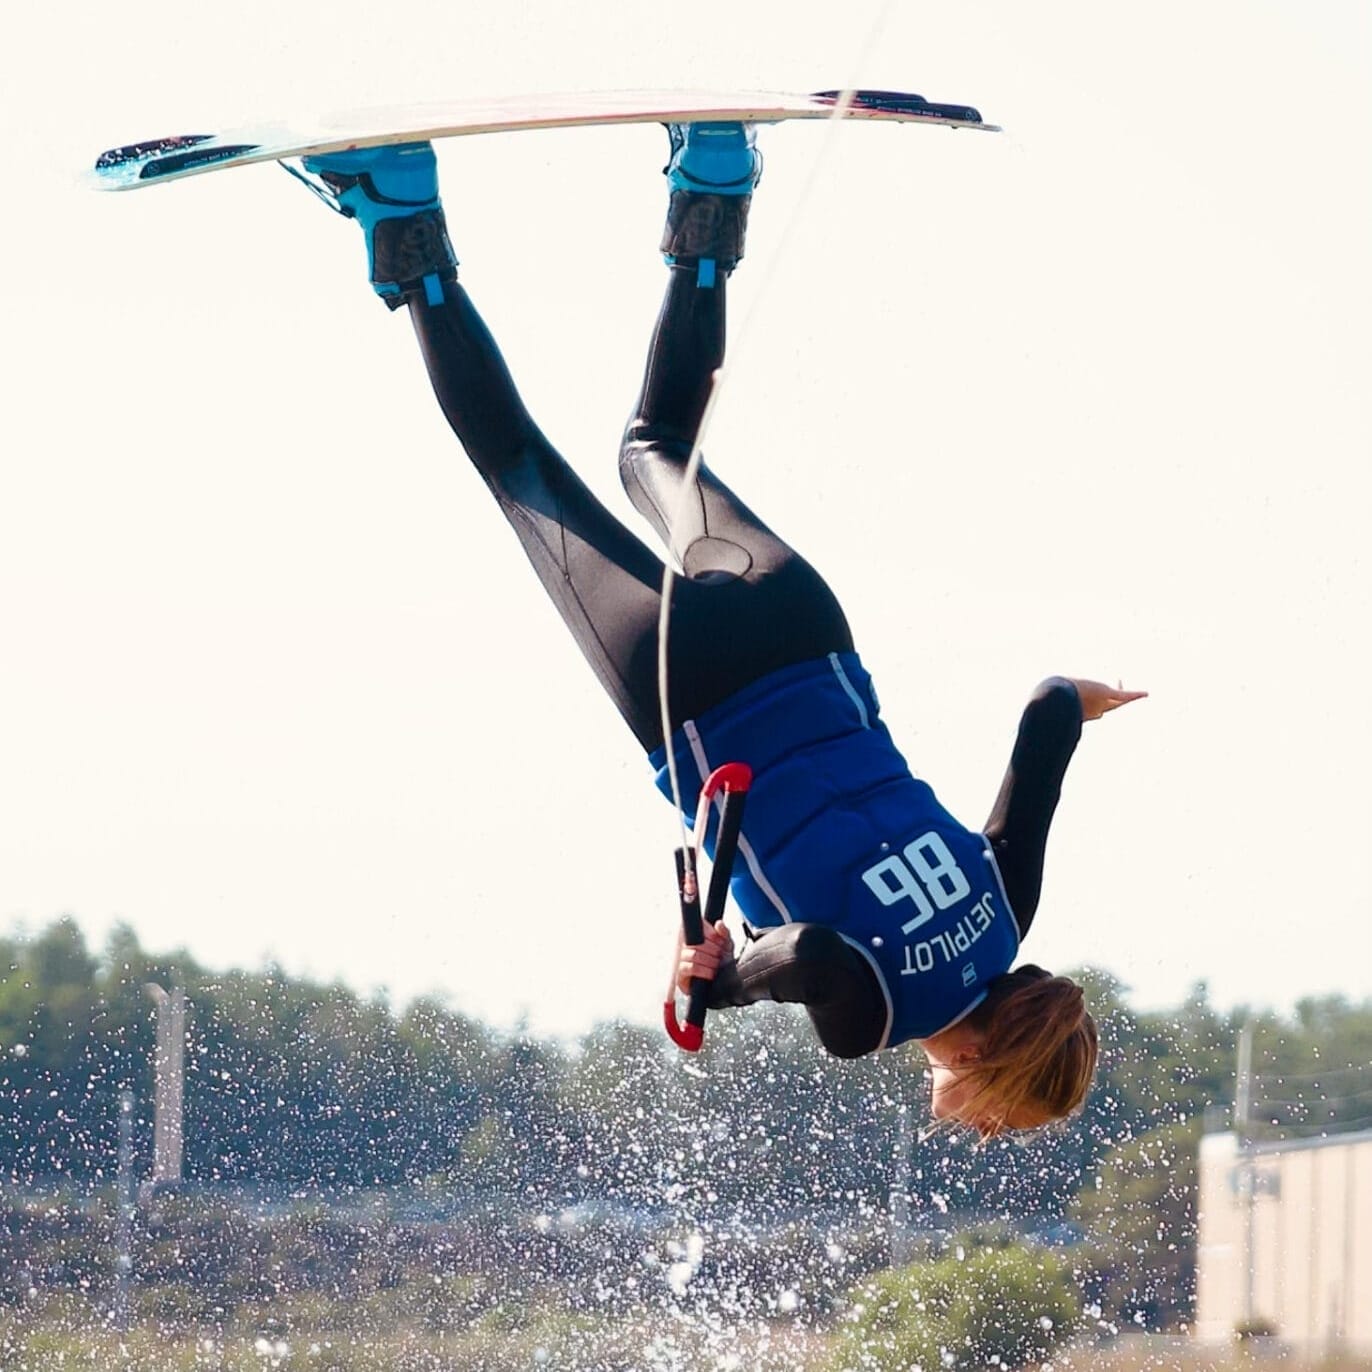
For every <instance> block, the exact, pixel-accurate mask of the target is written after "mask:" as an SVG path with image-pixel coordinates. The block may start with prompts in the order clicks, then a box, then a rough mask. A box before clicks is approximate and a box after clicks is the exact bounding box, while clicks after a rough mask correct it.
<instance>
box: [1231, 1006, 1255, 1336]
mask: <svg viewBox="0 0 1372 1372" xmlns="http://www.w3.org/2000/svg"><path fill="white" fill-rule="evenodd" d="M1252 1108H1253V1021H1252V1020H1249V1021H1248V1022H1247V1023H1246V1024H1245V1025H1244V1026H1243V1028H1242V1029H1241V1030H1240V1031H1239V1060H1238V1068H1237V1072H1236V1080H1235V1083H1234V1132H1235V1133H1236V1134H1237V1135H1238V1142H1239V1188H1240V1200H1241V1203H1242V1205H1243V1269H1242V1272H1241V1273H1240V1278H1241V1282H1242V1286H1241V1291H1240V1306H1239V1309H1240V1315H1241V1319H1242V1323H1243V1326H1244V1328H1245V1329H1246V1328H1249V1327H1250V1326H1251V1325H1252V1323H1253V1268H1254V1265H1255V1264H1254V1256H1255V1255H1254V1252H1253V1192H1254V1190H1255V1189H1256V1183H1257V1175H1256V1169H1255V1166H1254V1162H1253V1146H1252V1139H1251V1138H1250V1136H1249V1132H1248V1125H1249V1115H1250V1112H1251V1111H1252Z"/></svg>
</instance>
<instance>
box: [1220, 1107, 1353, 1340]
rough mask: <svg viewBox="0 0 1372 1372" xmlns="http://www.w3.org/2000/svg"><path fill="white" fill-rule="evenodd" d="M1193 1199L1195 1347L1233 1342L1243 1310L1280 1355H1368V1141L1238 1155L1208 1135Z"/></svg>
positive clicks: (1230, 1144) (1229, 1143)
mask: <svg viewBox="0 0 1372 1372" xmlns="http://www.w3.org/2000/svg"><path fill="white" fill-rule="evenodd" d="M1250 1178H1251V1179H1252V1181H1251V1185H1252V1192H1253V1195H1252V1203H1251V1206H1250V1205H1249V1204H1248V1191H1249V1186H1250ZM1199 1191H1200V1194H1199V1197H1198V1211H1199V1230H1198V1234H1197V1269H1196V1324H1195V1333H1196V1337H1197V1338H1199V1339H1203V1340H1206V1341H1210V1342H1219V1341H1222V1340H1226V1339H1229V1338H1231V1337H1232V1336H1233V1332H1234V1329H1235V1326H1236V1325H1238V1324H1240V1323H1241V1322H1242V1321H1243V1320H1244V1318H1245V1315H1246V1314H1248V1313H1249V1311H1250V1309H1251V1318H1252V1319H1254V1320H1260V1321H1263V1322H1266V1323H1269V1324H1272V1325H1275V1326H1276V1330H1277V1334H1278V1336H1279V1337H1280V1338H1281V1339H1283V1340H1284V1341H1286V1342H1288V1343H1292V1344H1300V1345H1303V1346H1306V1347H1310V1348H1315V1349H1333V1348H1336V1347H1340V1346H1344V1347H1349V1348H1352V1349H1355V1350H1357V1351H1360V1352H1372V1133H1360V1134H1350V1135H1347V1136H1345V1137H1344V1138H1342V1139H1339V1138H1335V1139H1324V1140H1319V1141H1310V1142H1305V1143H1300V1144H1259V1145H1257V1146H1256V1147H1254V1149H1253V1150H1252V1152H1251V1153H1250V1154H1247V1155H1245V1154H1244V1153H1243V1152H1242V1150H1240V1148H1239V1144H1238V1139H1237V1137H1236V1136H1235V1135H1233V1134H1211V1135H1207V1136H1206V1137H1205V1138H1204V1139H1202V1140H1201V1151H1200V1185H1199ZM1250 1235H1251V1237H1250ZM1250 1249H1251V1259H1250V1258H1249V1257H1248V1254H1249V1253H1250ZM1250 1261H1251V1278H1250V1275H1249V1264H1250ZM1250 1280H1251V1291H1252V1294H1251V1298H1250V1296H1249V1294H1248V1286H1249V1283H1250Z"/></svg>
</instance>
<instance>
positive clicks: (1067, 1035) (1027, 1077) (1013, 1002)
mask: <svg viewBox="0 0 1372 1372" xmlns="http://www.w3.org/2000/svg"><path fill="white" fill-rule="evenodd" d="M967 1023H968V1024H969V1026H971V1027H972V1028H974V1029H977V1030H980V1032H981V1034H982V1036H983V1037H982V1046H981V1051H980V1053H979V1055H978V1057H977V1060H976V1061H975V1062H972V1063H970V1064H969V1065H968V1066H967V1068H966V1069H965V1074H966V1076H967V1077H969V1078H971V1079H972V1081H973V1082H974V1083H975V1086H974V1087H973V1094H972V1098H971V1100H970V1101H969V1102H968V1110H969V1112H971V1113H974V1114H975V1115H979V1116H981V1117H982V1118H984V1119H988V1120H989V1121H991V1123H989V1124H987V1125H983V1126H981V1128H980V1131H979V1132H980V1133H981V1136H982V1138H983V1139H986V1138H991V1137H993V1136H994V1135H996V1134H998V1133H1000V1132H1001V1131H1002V1130H1003V1129H1004V1128H1005V1127H1006V1124H1005V1122H1006V1121H1007V1120H1008V1119H1010V1118H1011V1117H1012V1116H1013V1115H1014V1114H1015V1113H1016V1112H1017V1111H1019V1110H1021V1109H1024V1108H1026V1107H1027V1108H1032V1109H1034V1110H1035V1111H1037V1112H1043V1113H1046V1114H1047V1115H1048V1116H1049V1117H1050V1118H1051V1119H1055V1120H1057V1119H1065V1118H1066V1117H1067V1116H1068V1115H1071V1114H1072V1113H1073V1112H1074V1111H1076V1110H1078V1109H1080V1108H1081V1105H1082V1102H1083V1101H1084V1100H1085V1099H1086V1092H1087V1090H1088V1089H1089V1088H1090V1085H1091V1079H1092V1077H1093V1076H1094V1075H1095V1071H1096V1056H1097V1053H1098V1051H1099V1048H1100V1037H1099V1035H1098V1034H1097V1032H1096V1022H1095V1020H1093V1019H1092V1018H1091V1015H1090V1013H1089V1011H1088V1010H1087V1009H1086V997H1085V994H1084V992H1083V991H1082V989H1081V987H1080V986H1078V985H1077V983H1076V982H1074V981H1072V980H1070V979H1069V978H1067V977H1055V976H1054V975H1053V974H1052V973H1051V972H1045V971H1044V970H1043V968H1042V967H1035V966H1034V964H1033V963H1025V964H1024V966H1022V967H1017V968H1015V970H1014V971H1013V972H1007V973H1005V975H1004V976H999V977H997V978H996V979H995V980H994V981H993V982H992V983H991V986H990V990H989V992H988V993H987V996H986V999H985V1000H984V1001H982V1003H981V1004H980V1005H978V1006H977V1008H976V1009H975V1010H973V1011H972V1013H971V1014H970V1015H968V1016H967Z"/></svg>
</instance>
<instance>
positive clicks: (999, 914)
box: [649, 653, 1019, 1048]
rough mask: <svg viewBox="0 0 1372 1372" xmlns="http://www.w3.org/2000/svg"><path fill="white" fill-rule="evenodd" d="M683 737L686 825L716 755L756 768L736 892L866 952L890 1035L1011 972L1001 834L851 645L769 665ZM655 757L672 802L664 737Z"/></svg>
mask: <svg viewBox="0 0 1372 1372" xmlns="http://www.w3.org/2000/svg"><path fill="white" fill-rule="evenodd" d="M672 744H673V752H674V755H675V761H676V766H677V775H678V780H679V783H680V786H681V791H682V803H683V808H684V810H685V811H686V815H687V822H688V823H690V821H691V820H692V819H693V818H694V815H695V804H696V796H697V794H698V792H699V790H700V786H701V784H702V782H703V781H704V780H705V778H706V777H707V776H708V775H709V773H710V772H711V771H712V770H713V769H714V768H715V767H718V766H720V765H721V764H722V763H725V762H746V763H747V764H748V765H749V766H750V767H751V768H752V769H753V784H752V789H751V791H750V792H749V793H748V802H747V806H746V808H745V810H744V815H743V836H742V839H741V840H740V843H739V855H738V860H737V861H736V862H735V864H734V874H733V881H732V883H731V885H730V890H731V893H732V895H733V897H734V899H735V900H736V901H737V902H738V905H739V908H740V909H741V910H742V911H743V914H744V917H745V918H746V919H747V920H748V922H749V923H750V924H752V925H754V926H758V927H763V926H768V925H779V924H786V923H790V922H792V921H795V922H797V923H810V924H827V925H829V926H830V927H831V928H833V929H834V930H836V931H837V932H838V933H839V934H840V935H841V936H842V937H843V939H844V940H845V941H846V942H848V943H849V944H850V945H851V946H852V947H854V948H856V949H857V950H858V952H859V953H861V954H862V955H863V956H864V957H865V958H866V959H867V961H868V962H869V964H870V965H871V967H872V969H873V970H874V971H875V972H876V974H877V979H878V981H879V982H880V983H881V986H882V989H883V991H884V993H885V996H886V1002H887V1011H888V1013H887V1027H886V1033H885V1035H884V1037H883V1039H882V1042H881V1044H880V1046H881V1047H882V1048H888V1047H893V1046H894V1045H896V1044H898V1043H903V1042H904V1041H905V1040H907V1039H912V1038H927V1037H929V1036H930V1035H931V1034H935V1033H937V1032H938V1031H939V1030H940V1029H946V1028H947V1027H948V1026H949V1025H950V1024H954V1023H956V1022H957V1021H958V1020H959V1019H961V1018H962V1017H963V1016H964V1015H965V1014H967V1013H968V1011H970V1010H972V1009H974V1008H975V1007H976V1006H977V1005H979V1004H980V1003H981V1001H982V1000H984V999H985V997H986V989H987V986H988V984H989V983H990V981H991V980H992V979H993V978H995V977H998V976H1000V975H1001V973H1003V972H1006V971H1008V970H1009V969H1010V964H1011V962H1012V961H1013V959H1014V956H1015V952H1016V950H1017V949H1018V947H1019V930H1018V927H1017V926H1016V924H1015V919H1014V915H1013V913H1012V912H1011V909H1010V902H1009V901H1008V900H1007V898H1006V895H1005V888H1004V885H1003V884H1002V882H1001V879H1000V872H999V870H998V869H997V867H996V863H995V858H994V857H993V856H992V853H991V848H990V845H989V844H988V843H987V841H986V838H985V837H984V836H983V835H982V834H977V833H973V832H971V831H970V830H968V829H965V828H963V826H962V825H961V824H959V823H958V822H957V820H955V819H954V818H953V817H952V816H951V815H950V814H949V813H948V812H947V811H946V810H945V809H944V808H943V806H942V805H940V804H939V802H938V800H937V798H936V797H935V796H934V793H933V791H932V790H931V789H930V787H929V786H928V785H927V784H926V783H925V782H923V781H920V780H918V779H916V778H915V777H913V776H912V775H911V774H910V769H909V767H908V766H907V765H906V762H905V759H904V758H903V757H901V755H900V753H899V752H898V751H897V749H896V747H895V744H894V743H892V741H891V736H890V734H889V733H888V732H887V729H886V726H885V724H883V723H882V722H881V720H880V719H879V718H878V707H877V699H876V694H875V692H874V691H873V689H872V680H871V677H870V676H868V674H867V672H866V670H865V669H864V668H863V666H862V663H861V662H860V661H859V660H858V658H857V655H856V654H855V653H831V654H830V655H829V656H828V657H827V658H818V659H815V660H813V661H809V662H800V663H797V664H795V665H794V666H791V667H786V668H783V669H782V670H781V671H779V672H772V673H770V674H769V675H768V676H765V677H762V678H761V679H760V680H758V681H755V682H753V684H752V685H751V686H748V687H747V688H746V689H744V690H742V691H740V692H738V693H737V694H736V695H733V696H730V697H729V699H728V700H726V701H724V702H723V703H722V704H720V705H717V706H715V708H714V709H712V710H709V711H707V712H706V713H705V714H703V715H702V716H701V717H700V718H699V719H695V720H687V721H686V722H685V724H684V725H683V726H682V727H681V728H680V729H678V730H677V732H676V733H675V734H674V735H673V737H672ZM649 760H650V761H651V762H652V764H653V766H654V767H656V768H657V786H658V789H659V790H660V791H662V792H663V794H664V795H666V796H667V797H668V799H670V798H671V794H672V790H671V780H670V777H669V774H668V770H667V750H666V748H665V747H664V748H659V749H658V750H657V751H656V752H654V753H653V754H652V756H651V757H650V759H649ZM717 823H718V808H716V810H715V812H714V814H712V816H711V823H710V829H709V832H708V834H707V836H706V841H705V846H706V850H707V851H708V852H711V853H713V851H714V834H715V829H716V827H717Z"/></svg>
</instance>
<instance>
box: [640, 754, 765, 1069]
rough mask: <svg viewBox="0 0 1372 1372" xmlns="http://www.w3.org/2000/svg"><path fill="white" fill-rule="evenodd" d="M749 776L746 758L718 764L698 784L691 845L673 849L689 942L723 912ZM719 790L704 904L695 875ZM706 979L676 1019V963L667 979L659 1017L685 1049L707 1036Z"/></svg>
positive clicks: (698, 981) (698, 940) (699, 938)
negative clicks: (681, 1018) (720, 796)
mask: <svg viewBox="0 0 1372 1372" xmlns="http://www.w3.org/2000/svg"><path fill="white" fill-rule="evenodd" d="M752 782H753V771H752V768H751V767H749V766H748V764H747V763H745V762H726V763H725V764H724V765H723V766H722V767H716V768H715V770H714V771H713V772H711V773H710V775H709V776H708V777H706V779H705V785H704V786H702V787H701V788H700V799H699V801H698V803H697V807H696V823H695V835H694V838H693V840H692V844H691V846H690V847H689V848H678V849H677V850H676V874H677V894H678V897H679V899H680V902H681V931H682V937H683V938H684V939H685V941H686V943H687V944H689V945H690V946H691V947H699V946H700V944H702V943H704V942H705V925H706V924H707V923H708V924H715V923H716V922H717V921H718V920H719V918H720V916H721V915H723V913H724V902H725V900H726V898H727V897H728V894H729V877H730V874H731V873H732V871H733V866H734V858H735V857H736V856H737V854H738V837H739V832H740V830H741V829H742V827H743V804H744V801H745V800H746V799H747V796H748V788H749V787H750V786H751V785H752ZM721 791H723V793H724V804H723V812H722V813H721V815H720V818H719V834H718V836H717V837H716V839H715V860H714V862H713V864H712V865H711V867H710V887H709V890H708V892H707V893H706V897H705V909H704V911H703V912H702V910H701V908H700V884H699V882H698V881H697V879H696V864H697V858H698V855H699V852H700V848H701V845H702V844H703V843H704V839H705V829H706V826H707V824H708V821H709V815H710V804H711V802H712V801H713V800H714V797H715V796H716V795H718V794H719V792H721ZM709 995H710V983H709V981H708V979H706V978H704V977H692V978H691V989H690V994H689V997H688V1000H689V1004H688V1007H687V1011H686V1023H685V1024H682V1023H681V1022H680V1021H679V1020H678V1019H677V1013H676V964H675V962H673V965H672V974H671V978H670V980H669V981H668V983H667V999H666V1000H665V1001H664V1002H663V1005H662V1020H663V1024H664V1025H665V1026H666V1029H667V1035H668V1037H669V1038H670V1039H671V1040H672V1042H673V1043H675V1044H676V1045H677V1047H678V1048H684V1049H685V1050H686V1052H688V1053H695V1052H699V1050H700V1045H701V1044H702V1043H703V1042H704V1040H705V1013H706V1009H707V1005H708V1001H709Z"/></svg>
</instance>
